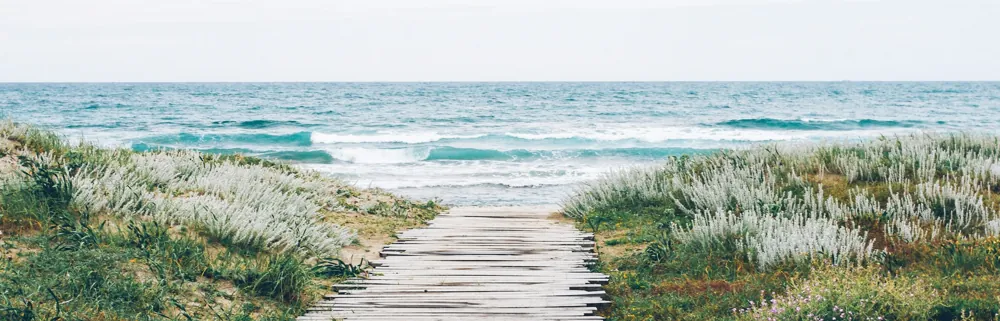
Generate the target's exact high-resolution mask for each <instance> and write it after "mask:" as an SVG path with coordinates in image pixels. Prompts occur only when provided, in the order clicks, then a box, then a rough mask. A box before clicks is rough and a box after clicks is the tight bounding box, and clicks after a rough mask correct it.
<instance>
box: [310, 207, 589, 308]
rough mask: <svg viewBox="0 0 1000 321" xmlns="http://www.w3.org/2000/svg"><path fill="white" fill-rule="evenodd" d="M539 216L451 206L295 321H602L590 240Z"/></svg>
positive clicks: (542, 213) (405, 234)
mask: <svg viewBox="0 0 1000 321" xmlns="http://www.w3.org/2000/svg"><path fill="white" fill-rule="evenodd" d="M547 216H548V212H546V211H537V210H535V211H526V210H517V208H459V209H455V210H452V211H450V212H449V213H445V214H441V215H439V216H438V217H437V218H435V219H434V220H432V221H431V222H430V223H429V226H427V227H425V228H420V229H415V230H410V231H406V232H403V233H400V235H399V240H398V241H397V242H396V243H394V244H391V245H389V246H386V247H385V249H384V250H383V251H382V256H383V257H384V258H383V259H382V260H379V261H375V262H373V265H374V266H375V269H374V271H373V273H372V274H373V275H372V276H370V277H369V278H367V279H356V280H349V281H347V282H345V283H343V284H340V285H337V286H336V289H337V291H338V294H337V295H336V296H330V297H328V299H327V300H325V301H321V302H319V303H317V305H316V306H315V307H313V308H312V309H311V310H310V312H309V313H308V314H306V315H305V316H302V317H300V318H299V320H302V321H305V320H309V321H313V320H331V319H333V320H341V319H343V320H414V321H423V320H567V321H568V320H603V319H602V318H601V317H599V316H594V315H593V313H594V311H595V310H596V309H597V308H596V307H597V306H599V305H602V304H606V303H607V301H605V300H604V299H603V298H602V297H603V295H604V291H602V290H601V284H604V283H606V282H607V276H605V275H603V274H599V273H593V272H590V271H589V270H588V269H587V264H589V263H590V262H592V261H593V260H594V259H595V258H594V254H593V245H594V243H593V241H592V236H591V235H590V234H586V233H582V232H580V231H578V230H576V229H575V228H573V226H570V225H568V224H562V223H557V222H554V221H552V220H548V219H546V217H547Z"/></svg>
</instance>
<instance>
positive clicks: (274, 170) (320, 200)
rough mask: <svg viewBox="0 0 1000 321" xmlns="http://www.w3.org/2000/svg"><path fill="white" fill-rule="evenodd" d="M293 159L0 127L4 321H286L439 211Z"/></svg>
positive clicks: (0, 311) (0, 303) (0, 300)
mask: <svg viewBox="0 0 1000 321" xmlns="http://www.w3.org/2000/svg"><path fill="white" fill-rule="evenodd" d="M441 210H442V207H441V206H440V205H438V204H437V203H435V202H433V201H432V202H427V203H418V202H413V201H410V200H406V199H403V198H400V197H397V196H395V195H392V194H389V193H386V192H384V191H381V190H370V189H358V188H355V187H353V186H350V185H348V184H346V183H343V182H341V181H338V180H336V179H333V178H330V177H326V176H323V175H320V174H318V173H314V172H310V171H305V170H300V169H298V168H296V167H295V166H292V165H290V164H286V163H281V162H276V161H272V160H267V159H261V158H255V157H248V156H241V155H226V156H220V155H211V154H200V153H196V152H191V151H184V150H173V151H167V150H157V151H143V152H136V151H132V150H129V149H120V148H118V149H116V148H101V147H97V146H93V145H89V144H85V143H83V144H71V143H68V142H66V141H65V140H63V139H62V138H61V137H59V136H58V135H56V134H53V133H51V132H48V131H45V130H42V129H38V128H35V127H32V126H28V125H23V124H15V123H13V122H9V121H8V122H3V123H0V320H292V319H294V318H295V317H296V316H298V315H301V314H302V313H303V312H304V311H305V309H306V308H307V307H308V306H309V305H310V304H312V303H313V302H315V301H316V300H318V299H320V298H322V296H323V295H325V294H328V293H330V292H332V290H331V289H330V285H332V284H334V283H336V282H338V281H339V280H342V279H343V278H346V277H352V276H357V275H359V274H361V273H363V270H364V266H363V265H360V264H354V263H352V262H351V257H345V256H344V254H343V253H342V249H343V248H344V247H359V246H362V245H365V244H367V245H369V246H373V247H375V246H380V245H381V244H377V242H374V241H372V242H369V240H368V239H369V238H381V239H386V240H387V239H390V238H391V237H392V232H393V230H391V229H397V228H398V229H402V228H407V227H414V226H418V225H419V224H421V223H422V222H423V221H425V220H427V219H429V218H431V217H433V216H434V215H435V214H436V213H438V212H440V211H441Z"/></svg>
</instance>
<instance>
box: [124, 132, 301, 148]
mask: <svg viewBox="0 0 1000 321" xmlns="http://www.w3.org/2000/svg"><path fill="white" fill-rule="evenodd" d="M311 137H312V133H310V132H298V133H292V134H192V133H179V134H174V135H161V136H153V137H146V138H142V139H138V140H137V141H138V142H139V143H150V144H156V145H195V146H197V145H214V144H219V143H238V144H247V145H279V146H309V145H312V140H311Z"/></svg>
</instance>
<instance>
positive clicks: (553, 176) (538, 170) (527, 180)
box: [301, 160, 636, 189]
mask: <svg viewBox="0 0 1000 321" xmlns="http://www.w3.org/2000/svg"><path fill="white" fill-rule="evenodd" d="M635 164H636V163H634V162H630V161H626V160H603V161H600V162H597V161H594V160H575V161H563V160H560V161H551V160H545V161H533V162H507V161H449V162H444V163H441V162H420V163H406V164H402V163H397V164H388V163H367V164H360V163H335V164H303V165H301V166H303V167H306V168H309V169H312V170H316V171H319V172H323V173H327V174H331V175H334V176H337V177H340V178H343V179H345V180H346V181H349V182H353V183H354V184H355V185H357V186H360V187H381V188H387V189H400V188H422V187H441V186H447V187H455V186H477V185H497V186H505V187H537V186H550V185H571V184H576V183H579V182H583V181H588V180H593V179H597V178H599V177H600V176H601V175H603V174H604V173H605V172H608V171H610V170H612V169H620V168H623V167H626V166H629V165H635Z"/></svg>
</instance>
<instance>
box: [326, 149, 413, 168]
mask: <svg viewBox="0 0 1000 321" xmlns="http://www.w3.org/2000/svg"><path fill="white" fill-rule="evenodd" d="M327 153H329V154H330V156H332V157H333V158H336V159H338V160H341V161H345V162H350V163H356V164H399V163H414V162H419V161H422V160H425V159H427V156H429V155H430V148H360V147H348V148H331V149H329V150H327Z"/></svg>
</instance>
